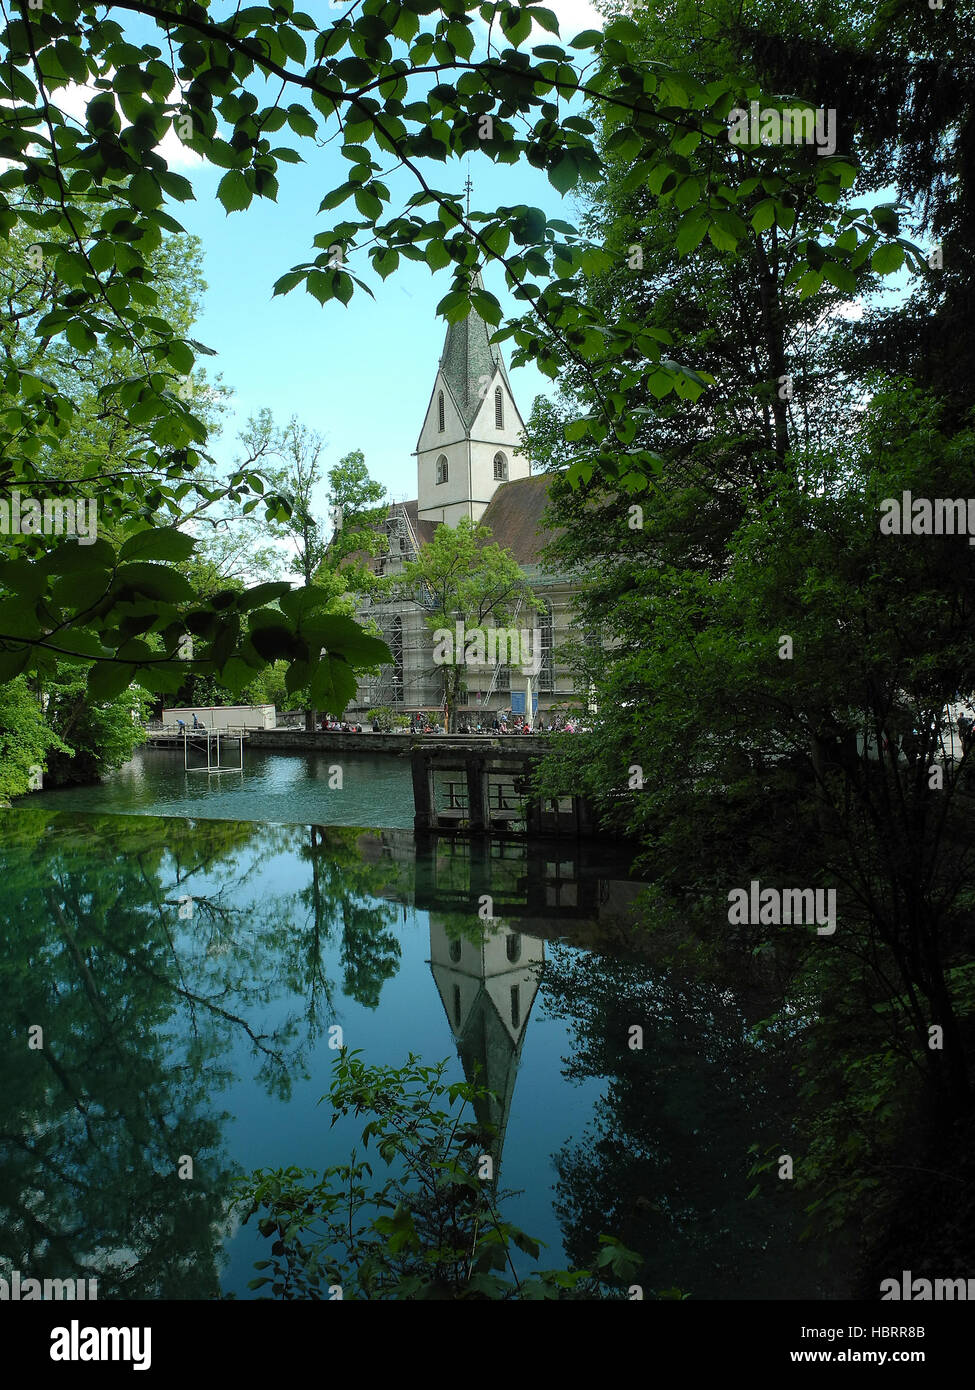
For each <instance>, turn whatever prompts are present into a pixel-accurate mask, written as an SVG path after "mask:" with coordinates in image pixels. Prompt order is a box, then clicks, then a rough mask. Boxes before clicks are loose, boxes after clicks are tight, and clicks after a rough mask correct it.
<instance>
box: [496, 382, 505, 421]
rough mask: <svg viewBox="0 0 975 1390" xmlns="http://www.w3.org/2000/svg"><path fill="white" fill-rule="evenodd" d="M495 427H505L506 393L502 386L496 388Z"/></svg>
mask: <svg viewBox="0 0 975 1390" xmlns="http://www.w3.org/2000/svg"><path fill="white" fill-rule="evenodd" d="M494 427H495V429H499V430H503V429H504V394H503V392H502V390H501V387H500V386H496V387H495V388H494Z"/></svg>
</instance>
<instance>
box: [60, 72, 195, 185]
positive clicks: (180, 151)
mask: <svg viewBox="0 0 975 1390" xmlns="http://www.w3.org/2000/svg"><path fill="white" fill-rule="evenodd" d="M109 76H111V74H109ZM100 91H101V88H100V87H96V86H95V83H94V79H93V78H92V79H89V80H88V81H87V82H85V83H80V82H71V83H69V84H68V85H67V86H66V87H59V88H58V90H57V91H56V92H52V93H51V94H50V95H51V104H52V105H53V106H55V107H57V109H58V110H59V111H60V112H61V113H62V114H63V115H65V116H66V117H67V118H68V120H71V121H76V122H77V123H78V124H79V125H84V121H85V112H86V111H87V109H88V103H89V102H90V101H91V99H92V97H95V96H98V95H99V93H100ZM116 108H117V110H118V113H119V118H120V119H121V121H122V123H123V125H125V124H126V118H125V115H124V113H123V112H122V109H121V107H119V105H118V102H117V101H116ZM156 149H157V150H158V152H159V154H161V155H162V157H163V159H165V161H166V163H167V164H168V165H169V167H170V169H173V170H179V169H198V168H199V167H200V165H201V164H202V163H203V159H202V157H201V156H200V155H198V154H197V153H196V152H195V150H191V149H189V148H188V147H187V146H186V145H184V144H183V142H182V140H181V139H180V138H179V136H178V135H177V134H176V132H175V131H174V130H173V129H171V128H170V129H169V130H167V131H166V134H165V135H164V136H163V138H162V140H161V141H160V142H159V144H158V145H157V146H156Z"/></svg>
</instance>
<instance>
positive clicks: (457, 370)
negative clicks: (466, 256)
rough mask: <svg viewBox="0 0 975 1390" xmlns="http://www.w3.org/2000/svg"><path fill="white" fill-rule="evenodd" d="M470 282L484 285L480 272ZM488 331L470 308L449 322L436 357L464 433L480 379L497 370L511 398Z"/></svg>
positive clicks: (478, 401)
mask: <svg viewBox="0 0 975 1390" xmlns="http://www.w3.org/2000/svg"><path fill="white" fill-rule="evenodd" d="M471 283H472V285H473V287H474V288H475V289H479V290H483V288H484V282H483V281H482V280H481V272H480V271H477V272H476V274H475V275H474V278H473V280H472V282H471ZM491 332H492V330H491V329H490V328H489V327H488V325H487V324H486V323H485V322H484V320H483V319H482V318H481V316H480V314H479V313H478V312H477V311H476V309H472V310H471V312H470V313H469V314H468V316H467V318H466V319H464V320H463V322H462V323H452V324H450V325H449V326H448V328H447V337H446V338H445V340H444V345H443V352H442V353H441V354H440V370H441V371H442V372H443V375H444V379H445V381H446V382H447V385H448V387H449V388H450V394H451V396H452V397H453V400H454V404H455V405H456V407H457V410H458V412H459V414H460V417H461V419H462V420H463V422H464V428H465V429H466V430H467V432H468V433H470V430H471V428H472V426H473V424H474V417H475V416H476V415H477V412H478V410H479V409H480V406H481V401H482V400H483V395H482V393H481V391H480V380H481V377H484V376H487V377H492V378H493V376H494V373H495V371H496V369H497V368H499V367H500V369H501V375H502V377H503V378H504V383H505V385H506V386H507V388H508V393H509V395H511V383H510V382H509V380H508V373H507V371H506V370H505V365H504V358H503V357H502V356H501V349H500V348H499V347H495V346H494V345H493V344H492V343H491V341H490V337H491ZM513 399H514V396H513V395H512V400H513Z"/></svg>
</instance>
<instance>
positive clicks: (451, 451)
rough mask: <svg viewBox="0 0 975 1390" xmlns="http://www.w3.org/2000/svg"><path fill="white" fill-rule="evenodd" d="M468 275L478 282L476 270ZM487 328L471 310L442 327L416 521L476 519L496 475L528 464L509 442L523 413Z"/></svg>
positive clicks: (423, 439)
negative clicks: (458, 319)
mask: <svg viewBox="0 0 975 1390" xmlns="http://www.w3.org/2000/svg"><path fill="white" fill-rule="evenodd" d="M473 283H474V286H475V288H478V289H483V288H484V286H483V283H482V281H481V275H480V271H478V272H477V273H476V274H475V276H474V281H473ZM491 331H492V330H491V329H490V328H489V327H488V325H487V324H486V323H485V322H484V320H483V319H482V318H481V317H480V315H478V314H477V313H476V312H475V311H474V310H471V313H470V314H469V315H468V317H467V318H466V319H465V320H464V321H463V322H462V323H452V324H451V325H450V326H449V327H448V329H447V337H446V340H445V342H444V348H443V352H442V354H441V357H440V365H439V367H438V368H437V379H436V381H435V382H434V384H433V393H432V395H431V397H430V404H429V405H428V406H427V413H426V418H425V420H424V421H423V428H422V430H421V431H420V438H419V440H418V441H417V446H416V471H417V516H418V519H419V520H420V521H445V522H446V523H447V525H448V526H456V525H457V523H458V521H460V519H461V517H465V516H466V517H469V518H470V519H471V520H472V521H480V519H481V517H482V516H483V515H484V511H485V509H486V508H487V504H488V503H489V502H490V500H491V498H492V497H493V496H494V493H495V491H496V490H497V488H498V486H499V485H500V484H501V483H505V482H508V481H509V480H511V479H515V478H527V477H528V476H529V474H530V472H531V469H530V466H529V463H528V460H527V459H526V458H525V456H524V455H523V454H522V453H521V452H520V451H519V449H518V443H517V441H518V437H519V435H520V433H521V431H522V430H523V429H524V421H523V420H522V418H521V414H520V412H519V410H518V407H517V406H516V405H515V398H514V396H513V395H512V394H511V383H510V382H509V381H508V373H507V371H506V370H505V365H504V359H503V357H502V356H501V350H500V348H498V347H494V346H492V344H491V342H490V336H491Z"/></svg>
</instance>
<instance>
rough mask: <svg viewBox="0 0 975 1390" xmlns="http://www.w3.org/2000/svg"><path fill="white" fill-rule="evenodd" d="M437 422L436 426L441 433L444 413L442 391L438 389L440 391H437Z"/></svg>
mask: <svg viewBox="0 0 975 1390" xmlns="http://www.w3.org/2000/svg"><path fill="white" fill-rule="evenodd" d="M437 424H438V426H439V428H440V433H441V434H443V432H444V413H443V392H442V391H440V392H439V393H438V395H437Z"/></svg>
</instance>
